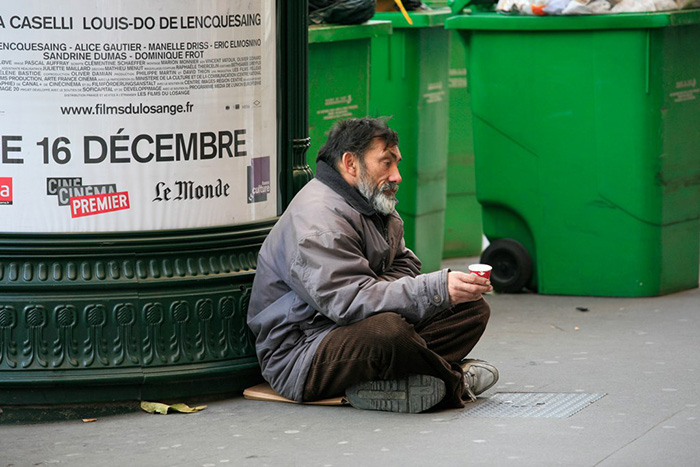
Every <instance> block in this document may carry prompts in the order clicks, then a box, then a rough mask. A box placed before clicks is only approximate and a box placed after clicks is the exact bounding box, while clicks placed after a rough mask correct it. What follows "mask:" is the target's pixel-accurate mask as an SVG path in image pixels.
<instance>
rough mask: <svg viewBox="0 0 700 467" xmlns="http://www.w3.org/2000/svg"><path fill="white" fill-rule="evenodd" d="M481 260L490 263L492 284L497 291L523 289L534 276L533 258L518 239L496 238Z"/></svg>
mask: <svg viewBox="0 0 700 467" xmlns="http://www.w3.org/2000/svg"><path fill="white" fill-rule="evenodd" d="M481 262H482V263H483V264H490V265H491V266H492V267H493V269H492V270H491V284H492V285H493V289H494V290H495V291H496V292H505V293H513V292H520V291H522V289H523V287H525V286H526V285H527V284H528V283H529V282H530V278H531V277H532V258H531V257H530V253H529V252H528V251H527V249H526V248H525V247H524V246H523V245H522V244H521V243H520V242H518V241H517V240H513V239H512V238H501V239H498V240H494V241H493V243H491V244H490V245H489V246H488V248H486V249H485V250H484V252H483V253H482V254H481Z"/></svg>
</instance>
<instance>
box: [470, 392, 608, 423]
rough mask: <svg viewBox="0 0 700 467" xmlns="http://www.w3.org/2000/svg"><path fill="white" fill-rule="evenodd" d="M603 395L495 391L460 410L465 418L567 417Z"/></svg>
mask: <svg viewBox="0 0 700 467" xmlns="http://www.w3.org/2000/svg"><path fill="white" fill-rule="evenodd" d="M603 396H605V394H582V393H537V392H499V393H496V394H494V395H493V396H491V397H489V398H488V399H487V400H486V401H484V402H482V403H480V404H479V405H477V406H475V407H473V408H469V409H467V410H465V411H464V412H463V414H464V416H467V417H509V418H514V417H521V418H567V417H570V416H572V415H573V414H575V413H576V412H579V411H581V410H583V409H584V408H586V407H587V406H589V405H590V404H592V403H593V402H595V401H597V400H598V399H600V398H601V397H603Z"/></svg>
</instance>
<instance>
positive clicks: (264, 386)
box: [243, 383, 349, 405]
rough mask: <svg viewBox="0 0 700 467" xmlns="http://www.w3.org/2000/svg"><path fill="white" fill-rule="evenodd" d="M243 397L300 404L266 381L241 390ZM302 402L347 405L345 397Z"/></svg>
mask: <svg viewBox="0 0 700 467" xmlns="http://www.w3.org/2000/svg"><path fill="white" fill-rule="evenodd" d="M243 397H245V398H246V399H250V400H256V401H269V402H288V403H290V404H300V403H301V402H296V401H293V400H291V399H287V398H286V397H282V396H280V395H279V394H277V393H276V392H275V391H274V389H272V388H271V387H270V385H269V384H268V383H260V384H257V385H255V386H252V387H249V388H248V389H246V390H245V391H243ZM303 404H308V405H348V404H349V403H348V401H347V399H346V398H345V397H334V398H332V399H323V400H320V401H315V402H303Z"/></svg>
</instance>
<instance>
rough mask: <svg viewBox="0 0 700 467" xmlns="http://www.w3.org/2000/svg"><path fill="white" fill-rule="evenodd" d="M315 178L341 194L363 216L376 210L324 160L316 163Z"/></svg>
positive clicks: (369, 214) (371, 214) (373, 213)
mask: <svg viewBox="0 0 700 467" xmlns="http://www.w3.org/2000/svg"><path fill="white" fill-rule="evenodd" d="M316 178H317V179H318V180H319V181H320V182H322V183H323V184H324V185H326V186H328V187H329V188H330V189H332V190H333V191H335V192H336V193H338V194H339V195H341V196H342V197H343V198H345V200H346V201H347V202H348V204H350V206H352V207H353V208H354V209H355V210H357V211H358V212H359V213H360V214H363V215H365V216H373V215H375V214H376V213H377V212H376V211H375V210H374V208H373V207H372V205H371V204H369V202H368V201H367V200H366V199H365V197H364V196H362V195H361V194H360V192H359V191H357V189H355V188H353V187H352V186H350V185H349V184H348V182H346V181H345V180H344V179H343V177H342V176H341V175H340V174H339V173H338V171H336V170H335V169H334V168H333V167H331V166H330V165H328V164H327V163H326V162H324V161H318V162H317V163H316Z"/></svg>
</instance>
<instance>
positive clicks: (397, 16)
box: [372, 8, 452, 28]
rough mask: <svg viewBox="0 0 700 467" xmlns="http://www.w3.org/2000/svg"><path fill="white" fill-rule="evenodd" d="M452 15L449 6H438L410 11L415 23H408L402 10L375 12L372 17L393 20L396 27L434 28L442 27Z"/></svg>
mask: <svg viewBox="0 0 700 467" xmlns="http://www.w3.org/2000/svg"><path fill="white" fill-rule="evenodd" d="M451 15H452V11H451V10H450V9H449V8H436V9H434V10H425V11H423V10H419V11H409V12H408V16H409V17H410V18H411V21H413V24H412V25H411V24H408V22H407V21H406V18H405V17H404V16H403V13H401V12H400V11H396V12H394V11H391V12H386V13H375V14H374V17H373V18H372V19H376V20H385V21H391V24H392V25H393V26H394V27H395V28H432V27H436V26H439V27H442V26H444V24H445V20H447V18H449V17H450V16H451Z"/></svg>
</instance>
